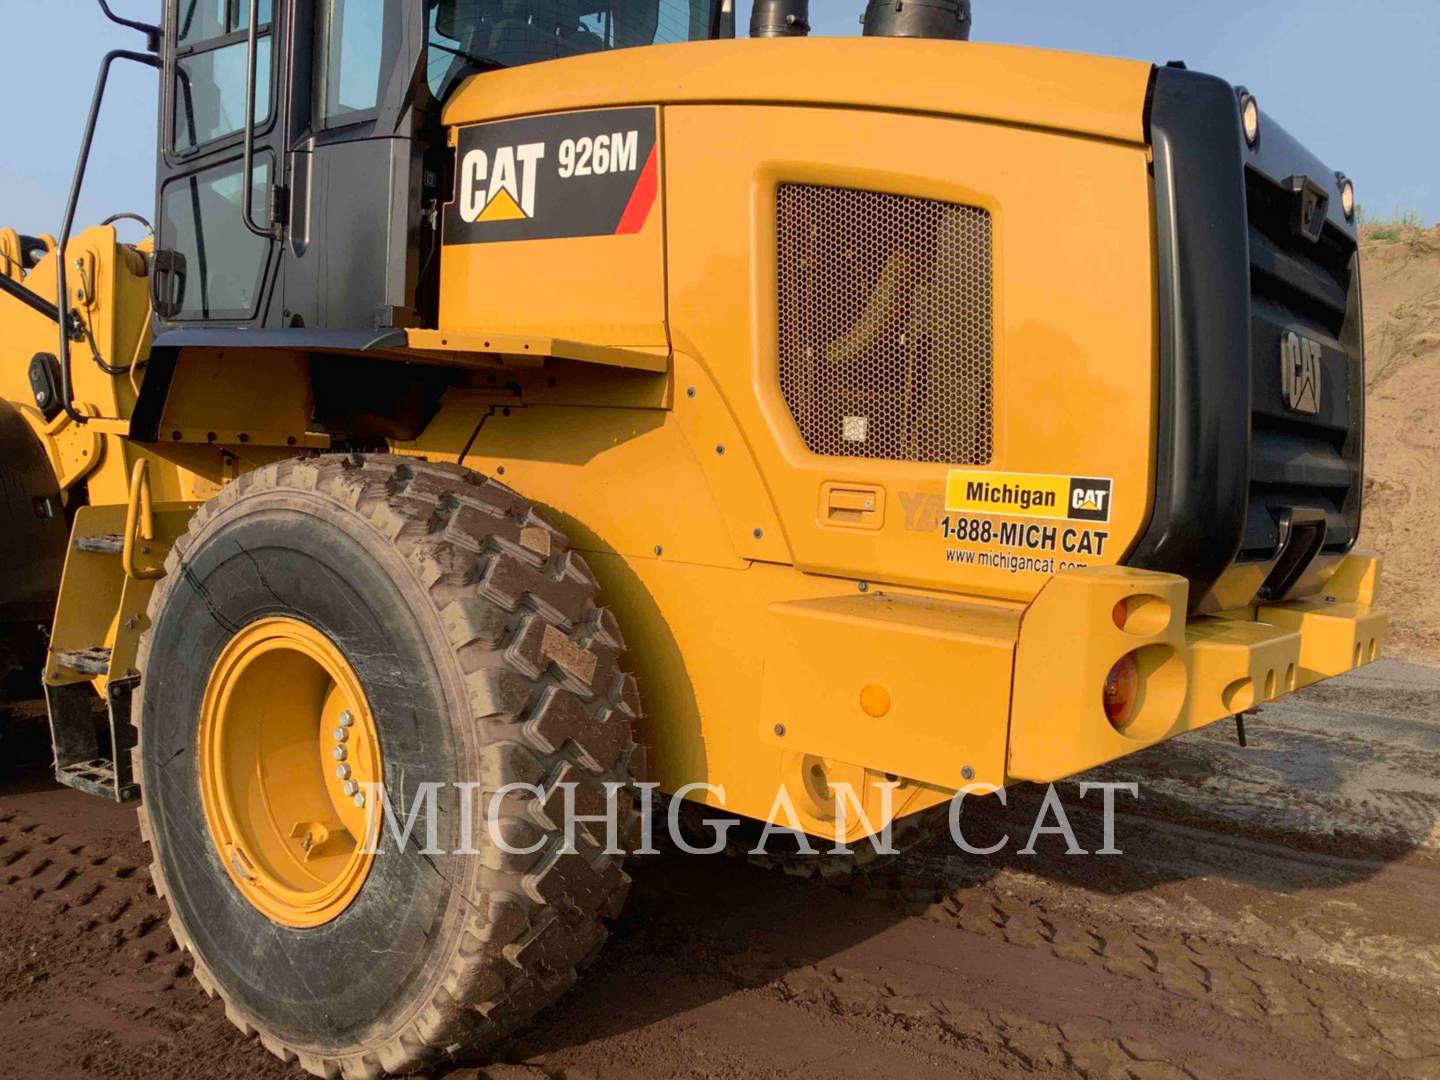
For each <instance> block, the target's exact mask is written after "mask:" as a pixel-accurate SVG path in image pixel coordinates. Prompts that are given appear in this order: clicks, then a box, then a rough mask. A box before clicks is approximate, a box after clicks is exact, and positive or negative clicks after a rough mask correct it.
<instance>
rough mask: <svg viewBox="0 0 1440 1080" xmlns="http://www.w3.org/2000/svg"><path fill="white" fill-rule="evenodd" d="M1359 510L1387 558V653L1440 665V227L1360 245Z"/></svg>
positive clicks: (1363, 542)
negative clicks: (1362, 405)
mask: <svg viewBox="0 0 1440 1080" xmlns="http://www.w3.org/2000/svg"><path fill="white" fill-rule="evenodd" d="M1360 258H1361V265H1362V274H1363V282H1364V291H1365V345H1366V362H1367V368H1366V385H1367V389H1368V391H1369V394H1368V398H1367V400H1366V418H1365V477H1366V479H1365V511H1364V515H1365V516H1364V523H1363V526H1362V528H1361V533H1360V547H1361V548H1362V549H1364V550H1372V551H1378V552H1379V553H1380V554H1381V555H1382V556H1383V557H1384V559H1385V586H1384V589H1385V601H1384V602H1385V606H1386V607H1388V608H1389V609H1390V612H1391V636H1390V648H1389V652H1390V653H1391V655H1397V656H1403V657H1406V658H1407V659H1411V660H1417V661H1421V662H1423V663H1436V662H1440V577H1437V575H1436V570H1437V569H1440V229H1431V230H1425V231H1420V230H1416V231H1410V232H1407V234H1406V237H1405V238H1403V239H1401V240H1399V241H1391V242H1384V241H1367V242H1365V243H1363V244H1362V246H1361V256H1360Z"/></svg>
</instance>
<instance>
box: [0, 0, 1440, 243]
mask: <svg viewBox="0 0 1440 1080" xmlns="http://www.w3.org/2000/svg"><path fill="white" fill-rule="evenodd" d="M112 6H113V7H114V8H116V9H117V10H118V11H119V12H120V13H122V14H125V15H130V16H132V17H135V18H141V19H152V20H153V19H158V17H159V10H160V0H113V3H112ZM864 7H865V4H864V0H812V2H811V11H812V16H813V18H814V21H815V23H816V30H817V31H818V32H821V33H830V34H856V33H859V30H860V25H859V18H860V12H861V11H863V10H864ZM974 7H975V33H974V37H975V39H976V40H981V41H998V42H1007V43H1013V44H1024V45H1039V46H1044V47H1047V48H1055V49H1067V50H1072V51H1078V52H1093V53H1106V54H1111V55H1116V56H1129V57H1135V58H1137V59H1144V60H1153V61H1159V62H1164V61H1166V60H1172V59H1178V60H1184V61H1186V63H1188V64H1189V65H1190V66H1191V67H1192V68H1197V69H1201V70H1205V71H1211V72H1214V73H1215V74H1217V75H1221V76H1223V77H1225V78H1227V79H1229V80H1230V81H1232V82H1235V83H1243V84H1245V85H1246V86H1248V87H1249V88H1250V89H1251V90H1252V91H1254V92H1255V94H1256V95H1257V96H1258V97H1259V98H1260V100H1261V102H1262V104H1263V105H1264V107H1265V109H1266V110H1267V111H1268V112H1270V113H1271V114H1273V115H1274V116H1275V117H1277V118H1278V119H1279V120H1280V122H1281V123H1283V124H1284V125H1285V126H1286V127H1287V128H1288V129H1289V130H1290V131H1291V132H1292V133H1293V134H1294V135H1296V136H1297V137H1298V138H1300V139H1301V140H1302V141H1303V142H1305V143H1306V144H1308V145H1309V146H1310V147H1311V148H1312V149H1313V150H1314V151H1316V153H1317V154H1318V155H1319V156H1320V158H1321V159H1322V160H1324V161H1325V162H1326V163H1327V164H1329V165H1331V166H1333V167H1334V168H1336V169H1340V170H1342V171H1344V172H1345V173H1347V174H1348V175H1350V176H1351V177H1352V178H1354V180H1355V182H1356V187H1357V190H1358V191H1359V197H1360V202H1361V203H1362V204H1363V205H1364V206H1365V208H1366V210H1367V212H1368V213H1370V214H1371V215H1372V216H1380V217H1384V216H1389V215H1390V214H1392V213H1393V212H1395V211H1397V210H1414V211H1417V212H1419V213H1420V214H1421V215H1422V217H1423V218H1424V219H1425V221H1426V223H1427V224H1433V223H1435V222H1436V221H1437V220H1440V115H1437V114H1440V0H1379V2H1371V3H1358V2H1355V0H1308V2H1307V3H1304V4H1297V3H1295V2H1294V0H1243V2H1241V0H1232V2H1230V3H1222V2H1212V3H1208V4H1196V3H1182V2H1165V0H1160V2H1157V0H1088V2H1080V0H974ZM738 21H739V25H740V27H741V31H742V33H743V31H744V28H745V27H746V26H747V25H748V23H749V2H748V0H740V12H739V19H738ZM0 40H3V41H4V42H5V43H6V49H5V68H4V70H5V80H4V88H5V92H6V100H5V101H4V102H3V103H0V225H11V226H14V227H16V228H20V229H22V230H23V231H26V232H55V231H57V230H58V228H59V224H60V217H61V214H62V213H63V212H64V198H65V192H66V190H67V189H68V186H69V182H70V173H71V169H72V167H73V164H74V158H75V151H76V148H77V147H78V145H79V142H80V135H81V132H82V130H83V128H84V124H85V110H86V108H87V106H88V103H89V99H90V93H91V90H92V89H93V86H94V72H95V70H96V67H97V65H98V64H99V61H100V57H101V56H102V55H104V53H105V51H106V50H107V49H111V48H117V47H124V48H137V47H140V37H139V35H138V34H135V33H133V32H131V31H127V30H124V29H122V28H121V27H118V26H114V25H112V24H111V23H109V22H107V21H106V20H105V18H104V17H103V16H102V15H101V14H100V10H99V7H98V5H97V4H96V3H95V2H94V0H0ZM155 87H156V76H155V74H154V72H152V71H150V70H148V69H144V68H140V67H137V66H135V65H124V66H123V67H122V68H120V69H117V72H116V75H115V77H114V79H113V81H112V84H111V91H110V94H109V95H108V101H109V104H108V105H107V106H106V109H105V112H104V114H103V115H102V118H101V127H100V133H99V136H98V137H97V139H96V145H95V150H94V154H93V157H92V164H91V173H90V176H89V178H88V180H87V182H86V186H85V190H86V195H85V197H84V198H83V200H82V202H81V212H80V220H81V222H82V223H84V222H86V221H92V222H93V221H96V220H99V219H100V218H102V217H105V216H107V215H109V214H110V213H113V212H115V211H118V210H136V211H139V212H140V213H143V214H145V215H146V216H147V217H149V216H150V215H151V214H152V213H153V212H154V206H153V204H154V195H153V192H152V187H153V183H154V172H155V168H154V161H155V158H154V142H155V112H156V106H155Z"/></svg>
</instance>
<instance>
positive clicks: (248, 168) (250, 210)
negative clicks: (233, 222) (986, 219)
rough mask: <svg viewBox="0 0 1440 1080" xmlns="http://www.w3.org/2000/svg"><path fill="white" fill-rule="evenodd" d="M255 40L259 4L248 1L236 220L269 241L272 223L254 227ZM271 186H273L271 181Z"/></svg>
mask: <svg viewBox="0 0 1440 1080" xmlns="http://www.w3.org/2000/svg"><path fill="white" fill-rule="evenodd" d="M259 38H260V3H259V0H250V26H249V30H248V33H247V34H246V39H245V40H246V42H247V43H248V46H249V50H250V52H249V55H248V56H247V57H246V59H245V152H244V159H243V162H242V164H241V170H242V172H243V174H244V175H243V176H242V177H241V178H240V183H241V186H242V190H241V192H240V217H241V220H243V221H244V222H245V228H247V229H249V230H250V231H251V232H252V233H254V234H255V235H256V236H263V237H264V238H265V239H266V240H273V239H275V237H276V235H277V229H276V227H275V225H274V223H273V222H272V223H271V224H270V225H269V226H264V227H262V226H260V225H257V224H256V223H255V60H256V53H257V51H258V50H257V45H258V43H259ZM272 39H273V34H272ZM271 183H274V178H273V177H272V178H271Z"/></svg>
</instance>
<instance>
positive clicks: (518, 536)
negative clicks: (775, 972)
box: [133, 455, 643, 1080]
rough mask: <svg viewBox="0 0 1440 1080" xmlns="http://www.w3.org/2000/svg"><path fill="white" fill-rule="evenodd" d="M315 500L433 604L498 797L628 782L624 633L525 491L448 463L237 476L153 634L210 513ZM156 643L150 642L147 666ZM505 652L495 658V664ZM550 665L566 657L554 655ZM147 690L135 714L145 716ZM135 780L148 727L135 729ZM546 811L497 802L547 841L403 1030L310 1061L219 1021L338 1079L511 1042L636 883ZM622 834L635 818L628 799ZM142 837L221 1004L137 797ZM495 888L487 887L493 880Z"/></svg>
mask: <svg viewBox="0 0 1440 1080" xmlns="http://www.w3.org/2000/svg"><path fill="white" fill-rule="evenodd" d="M274 489H281V490H291V491H297V492H303V493H312V494H314V495H316V496H319V497H320V498H322V499H325V500H328V501H331V502H333V503H334V504H336V506H337V508H341V509H346V510H349V511H351V512H353V513H355V514H356V515H358V516H359V517H361V518H363V519H365V520H366V521H368V522H369V523H370V525H371V526H372V527H373V528H374V529H375V530H376V532H377V533H379V534H380V536H382V537H384V538H385V539H386V540H388V542H389V543H390V544H391V545H393V546H394V547H395V548H396V549H397V550H398V551H399V553H400V554H401V556H402V557H403V558H404V560H405V562H406V563H407V565H408V566H409V568H410V570H411V572H412V573H413V575H414V577H415V579H416V580H417V581H418V583H419V584H420V586H421V588H422V589H423V591H424V593H425V594H426V595H427V596H428V597H429V600H430V603H431V606H432V608H433V611H434V615H435V616H437V617H438V619H439V621H440V624H441V626H442V627H443V628H444V633H445V635H446V637H447V638H448V642H449V646H450V648H451V650H452V651H453V653H454V655H455V657H456V659H457V660H458V661H459V663H460V666H461V670H462V671H465V672H467V685H468V687H469V698H470V707H471V713H472V716H473V717H474V722H475V723H476V724H478V725H480V726H481V727H482V729H483V732H482V740H481V741H482V743H483V746H484V749H483V751H482V753H481V754H480V758H481V760H479V761H477V762H473V763H471V764H472V765H473V767H474V769H475V772H476V775H475V776H474V777H473V779H477V780H482V781H484V782H485V783H484V784H483V785H482V788H481V790H482V791H486V790H493V788H491V787H490V785H491V784H492V783H493V784H495V785H496V786H497V787H498V786H499V785H500V784H502V783H508V782H511V781H514V780H526V781H529V780H531V779H532V778H533V777H539V778H540V780H539V782H541V783H542V784H543V785H545V786H546V788H547V790H558V789H556V788H555V784H557V783H558V782H560V781H561V780H563V779H569V780H574V781H579V782H581V783H582V784H583V785H584V790H585V791H586V792H587V793H591V794H593V793H595V792H599V793H600V797H602V798H603V797H604V796H603V791H604V787H603V785H604V784H606V783H607V782H609V783H619V784H622V785H626V786H629V785H630V784H632V783H633V782H635V781H636V780H639V779H643V777H640V776H635V775H633V772H634V769H635V768H638V767H639V766H640V763H641V761H642V760H643V758H642V757H641V755H639V754H638V753H637V751H636V745H635V743H634V741H633V738H632V736H631V723H632V721H633V720H635V719H636V718H638V716H639V695H638V691H637V688H636V686H635V682H634V678H633V676H631V675H629V674H628V673H626V672H624V671H623V670H621V668H620V666H619V663H620V660H621V657H622V656H623V653H624V648H625V644H624V639H623V637H622V636H621V634H620V632H619V627H618V625H617V623H616V621H615V618H614V616H613V615H612V614H611V613H610V612H609V611H608V610H606V609H605V608H602V607H599V606H598V605H597V604H596V593H597V592H598V585H597V583H596V580H595V578H594V576H593V574H591V572H590V570H589V567H588V566H587V565H586V564H585V561H584V559H583V558H582V557H581V556H580V555H579V554H578V553H575V552H572V551H570V550H569V549H568V544H567V541H566V538H565V536H564V535H563V534H562V533H560V532H559V531H558V530H556V529H554V528H553V527H552V526H550V525H549V524H548V523H546V522H545V521H544V520H543V519H542V518H541V517H540V516H539V514H538V513H537V512H536V511H535V509H534V508H533V507H532V506H531V505H530V504H529V503H528V502H527V501H526V500H525V499H524V498H523V497H521V496H520V495H519V494H517V493H516V492H514V491H513V490H511V489H510V488H508V487H506V486H504V485H503V484H500V483H498V482H496V481H495V480H493V479H490V478H487V477H484V476H481V475H479V474H477V473H475V472H472V471H471V470H469V469H466V468H463V467H461V466H458V465H454V464H449V463H433V462H428V461H425V460H423V459H419V458H413V457H407V456H397V455H347V456H341V455H325V456H320V457H314V458H297V459H290V460H286V461H281V462H278V463H276V464H273V465H269V466H265V467H263V468H261V469H257V470H255V471H253V472H250V473H246V474H244V475H242V476H240V477H239V478H237V479H236V480H234V481H232V482H231V483H229V484H227V485H226V486H225V487H224V488H222V489H221V491H220V493H219V494H218V495H217V496H216V497H215V498H213V499H212V500H210V501H209V502H207V503H205V504H204V505H202V506H201V507H200V508H198V509H197V510H196V512H195V515H194V517H193V518H192V520H191V522H190V526H189V528H188V530H187V531H186V533H185V534H184V535H182V536H181V537H180V538H179V539H178V540H177V541H176V543H175V544H174V546H173V547H172V549H171V551H170V553H169V555H168V557H167V559H166V576H165V577H164V578H162V579H161V580H160V581H159V582H158V584H157V585H156V588H155V591H154V594H153V596H152V598H151V601H150V607H149V619H150V624H151V625H153V624H154V623H155V621H156V618H157V615H158V613H159V612H160V611H161V609H162V608H163V607H164V605H165V602H166V596H167V593H168V592H169V589H170V587H171V586H172V585H173V583H174V582H175V581H176V580H178V579H179V578H180V577H181V575H182V574H183V570H184V566H185V556H186V552H187V551H188V550H189V549H190V547H191V546H192V544H193V543H194V541H195V539H196V538H197V536H198V535H199V534H200V533H201V532H202V530H204V529H205V528H206V526H207V525H208V524H209V523H210V522H211V520H212V519H213V518H215V517H216V516H217V515H221V514H224V513H226V512H227V511H228V510H230V509H231V508H232V507H234V506H235V505H237V504H238V503H239V502H241V501H242V500H243V499H244V498H245V497H246V496H247V495H248V494H250V493H252V492H260V491H266V490H274ZM150 648H151V635H150V634H149V633H148V632H147V633H146V634H145V636H144V637H143V638H142V640H141V643H140V649H139V657H138V664H139V667H140V670H141V671H142V672H143V671H144V670H145V669H146V664H147V660H148V657H149V652H150ZM497 657H498V658H499V659H500V662H498V663H497V662H496V661H497ZM557 657H558V659H557ZM143 699H144V682H143V679H142V682H141V686H140V690H139V692H138V704H137V707H136V709H135V716H136V717H137V720H138V719H139V718H140V717H143V715H144V701H143ZM137 728H138V731H139V740H138V742H137V745H136V746H135V749H134V751H133V754H134V762H135V769H136V776H137V777H138V776H140V775H141V773H140V768H141V762H142V760H143V756H144V752H145V751H144V747H145V732H144V725H143V723H138V722H137ZM544 802H545V800H536V799H534V798H519V799H511V800H507V801H506V802H505V803H504V804H503V807H504V809H503V812H502V822H503V823H504V828H505V829H506V830H507V832H510V833H513V834H523V835H525V836H527V837H533V838H535V839H538V838H539V837H541V836H543V837H544V838H545V841H546V842H545V845H544V847H543V848H542V849H541V851H540V852H539V853H538V854H537V855H535V856H533V857H523V858H522V857H507V858H506V859H504V860H502V865H500V866H499V867H491V868H490V869H492V870H497V871H498V872H499V874H500V875H501V876H503V877H506V878H508V880H509V881H510V882H511V883H512V886H511V887H507V888H504V889H499V888H488V889H484V890H483V891H474V894H472V895H469V896H468V897H467V900H468V908H469V914H468V915H467V917H466V922H465V925H464V927H463V929H462V931H461V933H460V935H459V939H458V940H459V946H458V947H457V948H455V949H454V950H453V955H452V957H451V958H450V961H449V965H448V969H447V970H446V972H445V974H444V976H443V978H441V979H440V980H439V981H438V989H437V990H436V992H435V993H434V994H433V995H432V996H431V998H430V1000H428V1001H427V1002H426V1003H425V1004H424V1005H423V1006H422V1007H421V1008H420V1009H419V1010H418V1012H415V1013H414V1014H413V1019H412V1020H411V1021H410V1022H409V1023H407V1024H405V1025H404V1028H403V1030H401V1031H398V1032H393V1033H390V1034H389V1036H388V1037H386V1038H383V1039H378V1040H376V1041H375V1042H374V1043H373V1044H366V1045H365V1047H364V1049H363V1050H362V1051H360V1052H357V1053H353V1054H350V1055H347V1056H328V1055H323V1054H319V1055H317V1054H315V1053H312V1052H309V1051H307V1050H306V1049H305V1048H303V1047H297V1046H290V1045H287V1044H286V1043H284V1042H283V1041H282V1040H280V1039H277V1038H275V1037H273V1036H272V1035H270V1034H269V1033H267V1032H265V1031H263V1030H260V1029H259V1028H258V1027H257V1025H256V1023H255V1022H254V1020H253V1019H252V1018H250V1017H247V1016H246V1015H244V1014H243V1013H242V1011H241V1010H240V1009H239V1008H237V1007H236V1006H235V1005H234V1004H233V1003H231V1002H228V1001H225V1011H226V1015H227V1017H228V1018H229V1019H230V1020H231V1022H232V1023H233V1024H234V1025H235V1026H236V1028H238V1029H239V1030H240V1032H241V1033H242V1034H244V1035H246V1036H247V1037H251V1036H253V1037H258V1039H259V1040H260V1042H261V1043H262V1045H264V1046H265V1048H266V1049H267V1050H269V1051H270V1052H271V1053H272V1054H274V1055H275V1056H276V1057H278V1058H280V1059H281V1060H282V1061H287V1062H291V1061H294V1062H297V1063H298V1064H299V1065H300V1066H301V1067H302V1068H304V1069H305V1070H306V1071H307V1072H309V1073H311V1074H312V1075H315V1076H322V1077H337V1076H343V1077H346V1078H347V1080H358V1078H362V1077H364V1078H369V1077H378V1076H381V1075H384V1074H386V1073H407V1072H413V1071H415V1070H417V1069H421V1068H425V1067H427V1066H431V1065H434V1064H436V1063H438V1062H440V1061H442V1060H444V1059H447V1058H451V1057H454V1056H456V1055H458V1054H461V1053H464V1052H467V1051H473V1050H475V1049H478V1048H480V1047H482V1046H485V1045H487V1044H490V1043H493V1042H494V1041H496V1040H498V1039H500V1038H503V1037H504V1036H506V1035H507V1034H509V1033H510V1032H512V1031H514V1030H515V1029H516V1028H518V1027H519V1026H520V1025H521V1024H522V1023H524V1022H525V1021H527V1020H529V1019H530V1018H531V1017H533V1015H534V1014H535V1013H536V1012H538V1011H540V1010H541V1009H543V1008H544V1007H545V1006H547V1005H548V1004H550V1003H551V1002H552V1001H554V1000H555V999H556V998H558V997H559V996H560V995H561V994H563V993H564V992H565V990H567V989H568V988H569V987H570V986H571V985H572V984H573V983H574V982H575V980H576V978H577V973H578V971H579V969H581V968H583V967H584V966H585V965H586V964H588V963H589V961H590V960H591V958H593V957H594V955H595V954H596V952H597V950H598V948H599V947H600V945H601V944H602V943H603V942H604V940H605V938H606V937H607V935H608V931H607V929H606V927H605V925H604V919H606V918H612V917H614V916H615V915H617V914H618V913H619V910H620V907H621V905H622V904H623V902H624V899H625V895H626V893H627V891H628V889H629V884H630V879H629V877H628V876H627V875H626V874H625V872H624V871H623V869H622V868H621V859H620V858H619V857H616V856H608V855H605V854H604V851H603V844H602V845H597V846H596V847H594V848H592V849H590V850H583V849H582V850H581V851H577V852H574V853H570V854H566V853H563V852H562V851H561V848H562V847H563V842H564V837H563V833H562V832H561V830H560V828H559V827H558V823H557V822H555V821H554V820H552V818H551V817H550V816H549V815H547V813H546V812H545V810H546V807H545V806H544V805H542V804H543V803H544ZM620 813H621V828H622V833H625V834H629V833H631V832H632V831H633V827H634V824H635V818H634V812H633V809H632V808H631V806H630V803H629V801H628V800H624V799H622V808H621V811H620ZM139 817H140V830H141V834H142V836H143V838H144V839H145V841H146V843H147V844H148V845H149V846H150V849H151V853H152V874H153V878H154V883H155V888H156V891H157V893H158V894H159V895H160V896H161V897H162V898H166V902H167V905H168V906H169V908H170V912H171V914H170V920H169V926H170V930H171V933H172V934H173V935H174V937H175V939H176V941H177V942H178V943H179V945H180V946H181V947H182V948H184V949H185V950H186V951H187V952H189V953H190V955H191V956H192V958H193V962H194V973H195V977H196V978H197V980H198V981H199V983H200V985H201V986H202V987H203V988H204V989H205V991H206V993H207V994H209V995H210V996H212V997H216V996H219V997H220V998H221V999H222V1001H223V1000H224V997H225V994H224V990H223V988H222V987H221V986H220V985H219V984H218V983H217V981H216V979H215V978H214V977H213V975H212V974H211V972H210V971H209V970H208V969H207V967H206V964H205V961H204V958H203V957H201V956H200V955H199V954H198V953H197V952H196V950H195V949H194V946H193V940H192V938H191V935H190V934H189V933H188V931H187V930H186V927H185V925H184V923H183V921H182V920H181V919H180V917H179V916H178V915H177V914H176V912H175V909H174V906H173V905H170V904H169V900H168V896H167V886H166V881H165V874H164V871H163V869H162V867H161V865H160V862H159V859H158V858H156V857H155V835H154V830H153V828H152V825H151V822H150V820H149V817H148V815H147V812H146V808H145V806H144V804H143V802H142V804H141V806H140V808H139ZM492 880H493V875H492Z"/></svg>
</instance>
